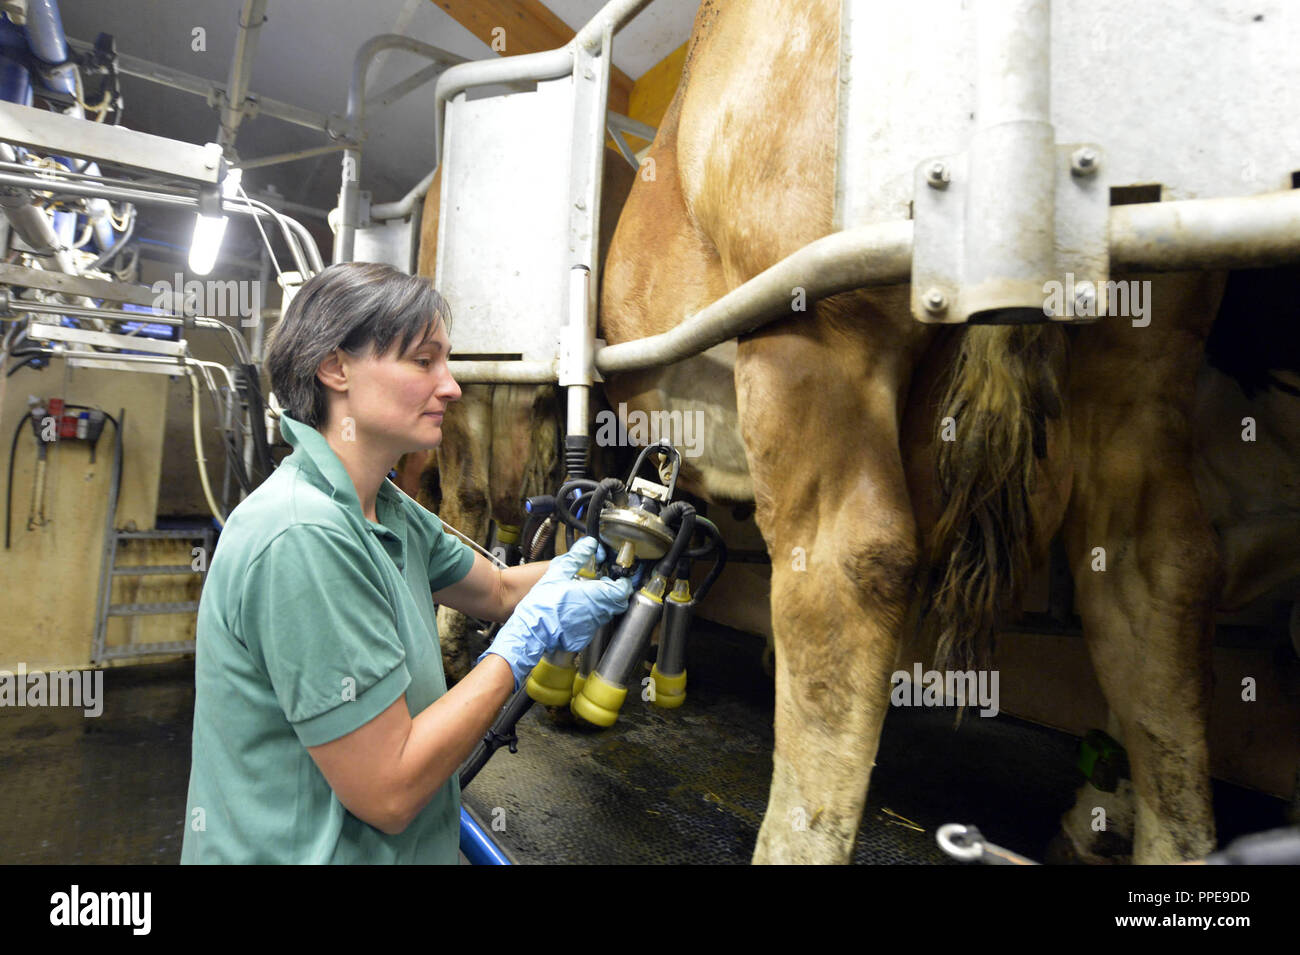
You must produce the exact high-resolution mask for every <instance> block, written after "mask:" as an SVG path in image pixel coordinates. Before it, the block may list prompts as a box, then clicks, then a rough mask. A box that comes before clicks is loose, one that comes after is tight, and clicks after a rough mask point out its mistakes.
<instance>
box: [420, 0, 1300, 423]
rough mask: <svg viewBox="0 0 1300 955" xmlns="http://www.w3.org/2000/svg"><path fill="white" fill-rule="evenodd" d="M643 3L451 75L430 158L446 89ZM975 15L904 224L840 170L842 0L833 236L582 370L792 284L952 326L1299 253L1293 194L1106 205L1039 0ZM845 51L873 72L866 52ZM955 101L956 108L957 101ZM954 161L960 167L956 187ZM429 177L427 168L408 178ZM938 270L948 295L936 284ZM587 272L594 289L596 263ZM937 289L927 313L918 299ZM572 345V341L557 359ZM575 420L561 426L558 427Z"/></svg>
mask: <svg viewBox="0 0 1300 955" xmlns="http://www.w3.org/2000/svg"><path fill="white" fill-rule="evenodd" d="M644 5H645V4H644V3H641V2H635V0H615V2H612V3H608V4H607V5H606V6H605V7H604V8H602V10H601V11H600V12H599V13H598V14H597V15H596V16H595V17H594V18H593V19H592V20H591V22H589V23H588V24H587V25H586V26H585V27H583V30H582V31H581V32H580V36H581V37H583V38H584V39H583V41H582V42H581V43H579V41H578V40H577V38H575V42H574V43H571V44H569V45H568V46H566V47H564V48H562V49H560V50H553V51H548V52H545V53H536V54H530V55H528V56H518V57H511V58H509V59H507V60H490V61H483V62H476V63H471V64H467V65H465V66H462V67H457V68H454V69H451V70H448V71H447V72H446V73H445V74H443V77H442V78H441V79H440V80H439V83H438V89H437V93H436V96H435V123H436V128H437V130H438V139H437V148H438V149H439V151H441V150H442V149H443V148H444V146H445V144H444V143H443V135H444V118H443V117H444V113H445V110H446V107H447V103H448V101H449V100H450V98H451V97H452V96H454V95H456V94H458V93H459V92H461V91H463V90H465V89H468V88H470V87H472V86H480V85H484V84H488V83H501V82H511V81H520V80H540V79H544V78H546V77H551V76H556V75H563V73H564V70H565V61H566V58H567V59H571V58H573V57H574V55H575V54H574V53H573V50H574V47H575V44H577V45H582V46H584V48H589V47H590V45H592V44H593V42H594V41H595V38H597V37H602V36H603V35H604V34H605V32H606V30H607V29H608V28H610V27H612V28H613V29H617V27H618V26H621V25H622V23H623V22H625V19H626V18H630V16H631V15H632V14H634V13H635V12H637V11H639V10H640V9H641V8H642V7H643V6H644ZM974 9H975V15H976V16H977V19H978V30H979V38H980V49H981V50H982V53H981V54H980V57H978V58H977V59H978V63H977V69H976V82H975V84H974V86H975V95H976V96H977V97H978V104H979V105H978V112H979V116H980V123H979V126H978V129H977V131H976V135H975V137H974V138H973V140H972V143H971V149H970V151H969V155H962V156H960V157H948V159H949V160H950V161H949V162H948V163H946V168H944V169H940V170H938V171H935V170H934V163H935V162H936V160H939V161H942V159H943V157H931V158H929V159H926V158H925V157H918V159H919V160H922V161H921V162H920V164H919V165H918V166H917V167H916V175H915V180H914V182H915V192H916V195H915V200H916V202H915V205H916V210H917V211H916V220H915V221H913V220H912V219H910V218H907V219H905V218H902V217H901V216H902V212H901V211H900V213H899V216H900V217H899V218H897V219H895V220H893V221H880V222H867V223H864V222H863V221H861V217H860V210H861V208H862V197H863V195H864V193H863V192H862V183H861V182H859V181H858V179H857V178H856V177H855V176H854V174H853V170H855V169H858V168H861V163H862V161H863V159H864V157H867V156H868V155H869V150H870V148H871V143H870V139H869V138H868V137H865V136H862V135H859V131H858V130H857V129H855V128H854V126H853V124H852V123H851V122H850V121H849V117H850V115H851V113H850V110H849V109H847V108H846V107H845V100H844V99H843V98H844V97H851V96H852V95H853V89H854V84H855V81H856V80H857V79H858V78H855V77H854V76H853V73H852V69H851V66H850V65H849V64H850V63H851V61H852V60H853V59H855V56H854V53H855V52H856V51H860V49H861V43H862V38H863V37H868V36H870V31H871V30H872V29H873V22H872V21H873V19H874V18H875V16H876V14H878V12H879V8H877V7H875V6H874V4H871V3H869V2H867V0H844V2H843V8H842V10H843V12H842V19H841V31H842V35H841V43H842V49H843V51H844V52H843V54H842V60H841V77H840V79H841V83H840V90H841V96H842V101H841V109H840V118H839V140H840V141H839V150H838V153H837V169H836V197H835V198H836V203H835V206H836V218H835V224H836V228H837V229H838V230H839V231H836V232H834V233H832V234H830V235H828V236H825V237H823V238H820V239H817V240H815V241H814V242H812V243H810V244H808V245H807V246H805V247H804V248H802V249H800V250H798V251H796V252H795V253H793V254H792V255H790V256H788V257H787V258H785V259H783V260H782V261H780V262H778V263H776V264H775V265H773V266H771V267H770V268H769V269H767V270H766V271H764V272H762V273H761V274H759V275H757V276H755V277H754V278H752V279H750V280H749V281H748V282H746V283H744V284H743V285H741V286H739V287H737V288H735V289H733V290H732V291H731V292H729V293H727V294H726V295H725V296H723V297H722V298H721V299H719V300H718V301H716V302H714V303H712V304H710V305H708V306H707V307H705V308H704V309H702V310H700V311H699V312H698V313H696V314H695V315H692V316H690V317H688V318H687V319H686V320H685V321H683V322H682V323H681V324H679V325H678V326H677V327H675V328H674V329H672V330H671V331H668V332H665V333H663V334H660V335H654V336H650V337H647V338H643V339H639V340H637V341H632V342H624V343H621V344H617V345H609V346H603V345H600V344H599V343H593V346H594V354H593V365H594V369H595V371H596V372H600V373H605V374H609V373H613V372H624V371H633V370H637V369H641V368H649V367H654V366H658V365H664V364H668V363H672V362H676V361H681V360H682V359H684V358H688V357H690V356H692V355H695V354H698V353H700V352H702V351H704V350H705V349H708V348H710V347H713V346H714V345H717V344H719V343H721V342H724V341H727V340H729V339H731V338H735V337H736V336H737V335H741V334H745V333H748V332H752V331H754V330H755V329H757V328H759V327H761V326H762V325H764V324H766V323H767V322H770V321H773V320H775V319H777V318H783V319H789V318H790V317H791V316H790V311H789V295H790V292H789V290H790V289H791V288H792V287H794V286H801V287H803V288H805V289H806V290H807V293H808V297H809V298H811V299H816V298H822V297H826V296H828V295H833V294H836V293H839V292H843V291H848V290H850V289H855V288H866V287H872V286H884V285H901V284H907V283H911V284H912V285H913V296H914V314H916V315H917V317H918V318H921V319H922V320H943V321H954V320H955V321H961V320H964V319H965V318H966V317H967V316H968V315H970V314H972V313H978V312H996V311H999V310H1002V309H1008V308H1010V309H1025V308H1037V309H1038V310H1040V311H1041V310H1042V304H1043V301H1044V294H1043V291H1042V287H1043V281H1044V279H1051V278H1055V277H1056V276H1058V275H1060V274H1062V273H1063V272H1065V271H1067V270H1070V271H1075V272H1077V273H1079V274H1080V275H1081V276H1083V277H1085V278H1084V281H1087V280H1088V279H1093V278H1095V279H1096V280H1097V281H1098V289H1099V292H1101V290H1102V289H1104V285H1105V282H1104V279H1105V278H1106V276H1107V275H1108V273H1109V271H1110V270H1131V271H1136V270H1149V271H1185V270H1196V269H1228V268H1250V267H1259V266H1265V265H1274V264H1282V263H1287V262H1294V261H1298V260H1300V190H1290V191H1281V192H1273V193H1261V194H1255V195H1245V196H1242V195H1233V196H1225V197H1222V198H1186V199H1178V200H1175V201H1167V202H1157V203H1147V204H1141V205H1120V206H1110V205H1109V195H1108V190H1107V188H1106V186H1107V185H1108V183H1107V181H1106V179H1105V177H1104V175H1097V166H1098V165H1100V164H1101V162H1102V160H1103V157H1104V153H1103V149H1104V145H1105V144H1104V143H1102V144H1097V145H1093V144H1086V143H1075V144H1058V143H1056V142H1055V140H1054V137H1053V135H1052V133H1051V130H1052V126H1051V123H1050V115H1049V114H1048V112H1047V88H1048V86H1049V85H1050V82H1051V75H1050V71H1049V66H1050V45H1049V44H1048V43H1047V42H1046V41H1047V30H1048V17H1049V14H1050V10H1051V6H1050V3H1049V0H980V2H978V3H977V4H976V5H975V8H974ZM879 32H880V31H879V30H876V33H879ZM877 39H879V38H877ZM881 42H883V41H881ZM856 58H857V59H860V60H861V61H862V62H863V63H864V64H865V65H866V67H867V69H868V70H870V69H871V68H872V61H871V59H870V58H862V57H856ZM955 108H958V109H965V106H964V100H962V101H959V102H957V104H956V107H955ZM963 116H964V114H963ZM957 166H960V171H961V172H965V171H969V172H970V176H969V177H964V176H963V177H962V178H963V179H964V181H963V182H962V183H961V184H960V185H956V186H953V185H951V174H952V172H953V170H954V168H956V167H957ZM435 171H436V167H435ZM431 179H432V173H431V174H430V176H429V177H427V178H426V180H425V181H424V182H422V183H421V184H420V186H427V182H428V181H429V180H431ZM420 186H417V190H418V189H419V188H420ZM571 188H572V187H571ZM412 192H413V193H414V192H416V190H412ZM945 193H946V195H945ZM408 198H409V196H408ZM444 199H445V197H444ZM571 201H573V200H572V199H571ZM954 207H959V208H954ZM444 208H446V202H445V201H444ZM944 208H947V209H950V210H953V211H952V213H951V216H950V217H949V218H948V219H946V220H944V219H942V218H940V217H939V216H938V214H937V213H936V210H941V209H944ZM587 211H588V212H590V213H592V214H593V215H598V213H599V210H598V209H590V208H589V209H588V210H587ZM923 220H924V221H923ZM966 220H969V221H978V222H980V223H981V226H982V231H981V234H980V236H979V237H978V241H972V242H971V243H967V244H965V245H964V246H963V245H961V244H953V245H950V246H948V247H946V248H940V249H939V250H938V254H936V252H935V249H934V247H933V246H934V241H933V240H934V237H935V236H936V235H938V234H940V233H942V231H943V229H944V228H945V227H948V228H951V227H952V226H953V225H954V224H960V222H962V221H966ZM990 223H992V225H990ZM1044 223H1047V225H1046V227H1045V225H1044ZM990 231H992V232H994V233H996V235H995V239H994V241H989V232H990ZM1060 247H1066V248H1070V249H1073V250H1074V252H1075V255H1076V258H1075V259H1070V258H1061V257H1060V255H1059V253H1057V252H1056V250H1057V249H1058V248H1060ZM439 258H440V259H441V255H440V256H439ZM945 258H946V259H947V260H948V262H949V264H948V265H946V266H945V265H944V264H943V260H944V259H945ZM1072 266H1073V267H1072ZM1044 270H1046V274H1045V275H1044ZM930 276H933V278H929V279H928V277H930ZM939 276H943V282H944V283H946V287H947V289H948V292H945V291H944V288H943V287H940V286H939V285H938V284H937V283H939ZM592 279H593V281H592V285H593V286H594V285H595V284H596V282H595V280H596V279H597V276H596V274H595V273H594V271H593V273H592ZM927 280H928V284H927ZM981 289H982V290H983V291H980V290H981ZM936 291H937V292H938V293H939V298H941V299H942V301H941V302H938V306H939V307H935V303H936V301H937V299H936V297H935V296H934V295H932V294H930V293H932V292H936ZM1097 304H1098V305H1103V304H1104V303H1102V302H1098V303H1097ZM805 314H806V313H805ZM795 317H796V319H797V316H795ZM575 352H576V349H575V347H574V346H573V345H572V344H571V343H570V344H567V345H564V346H562V347H561V351H560V355H561V356H565V355H572V354H574V353H575ZM453 362H454V364H453V368H454V369H455V374H456V377H457V379H458V380H460V381H462V382H464V383H493V382H496V383H520V382H530V383H545V382H558V381H560V380H561V375H564V374H566V373H565V372H564V371H563V370H562V366H566V360H565V359H564V358H563V357H562V358H561V360H558V361H555V362H551V361H538V360H532V361H524V362H509V361H484V360H466V361H457V360H456V359H455V358H454V356H453ZM566 380H571V379H570V378H569V377H568V376H566ZM575 424H576V422H574V421H572V420H571V422H570V426H571V427H573V426H574V425H575Z"/></svg>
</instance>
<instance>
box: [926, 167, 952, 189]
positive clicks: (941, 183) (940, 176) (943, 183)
mask: <svg viewBox="0 0 1300 955" xmlns="http://www.w3.org/2000/svg"><path fill="white" fill-rule="evenodd" d="M951 179H952V176H951V175H949V173H948V167H947V166H946V165H944V164H943V163H941V162H935V163H931V164H930V168H929V169H927V170H926V171H925V181H926V183H928V184H929V186H930V188H931V189H947V188H948V183H949V181H950V180H951Z"/></svg>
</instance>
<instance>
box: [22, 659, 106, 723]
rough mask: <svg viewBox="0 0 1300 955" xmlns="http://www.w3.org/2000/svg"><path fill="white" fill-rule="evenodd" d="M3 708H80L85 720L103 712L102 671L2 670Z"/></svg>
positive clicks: (24, 667)
mask: <svg viewBox="0 0 1300 955" xmlns="http://www.w3.org/2000/svg"><path fill="white" fill-rule="evenodd" d="M0 706H72V707H81V709H82V713H83V714H84V715H85V716H89V717H96V716H99V715H100V714H101V713H103V712H104V671H103V670H49V671H43V670H37V671H35V672H32V673H28V672H27V664H26V663H21V662H20V663H19V664H18V670H17V672H14V671H11V670H0Z"/></svg>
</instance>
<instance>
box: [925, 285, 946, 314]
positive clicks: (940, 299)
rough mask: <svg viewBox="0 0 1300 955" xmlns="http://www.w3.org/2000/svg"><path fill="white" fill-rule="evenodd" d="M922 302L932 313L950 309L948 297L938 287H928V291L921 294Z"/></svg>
mask: <svg viewBox="0 0 1300 955" xmlns="http://www.w3.org/2000/svg"><path fill="white" fill-rule="evenodd" d="M921 303H922V304H923V305H924V306H925V310H926V311H927V312H929V313H930V314H932V315H938V314H939V313H940V312H946V311H948V298H947V296H945V295H944V294H943V292H941V291H939V290H938V289H937V288H932V289H927V290H926V293H925V294H924V295H923V296H921Z"/></svg>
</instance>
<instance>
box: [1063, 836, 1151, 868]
mask: <svg viewBox="0 0 1300 955" xmlns="http://www.w3.org/2000/svg"><path fill="white" fill-rule="evenodd" d="M1093 835H1094V836H1097V837H1098V838H1095V839H1093V840H1092V842H1091V844H1090V845H1088V846H1086V847H1080V846H1079V845H1078V844H1077V843H1076V842H1075V841H1074V840H1073V839H1072V838H1070V835H1069V833H1067V832H1066V831H1065V830H1063V829H1058V830H1057V832H1056V835H1054V836H1052V841H1051V842H1049V843H1048V844H1047V850H1046V851H1045V852H1044V854H1043V863H1044V864H1045V865H1129V864H1131V863H1132V861H1133V857H1132V852H1133V846H1132V843H1130V842H1129V841H1128V840H1127V839H1124V838H1122V837H1119V836H1115V835H1110V836H1109V838H1108V834H1107V833H1094V834H1093Z"/></svg>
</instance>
